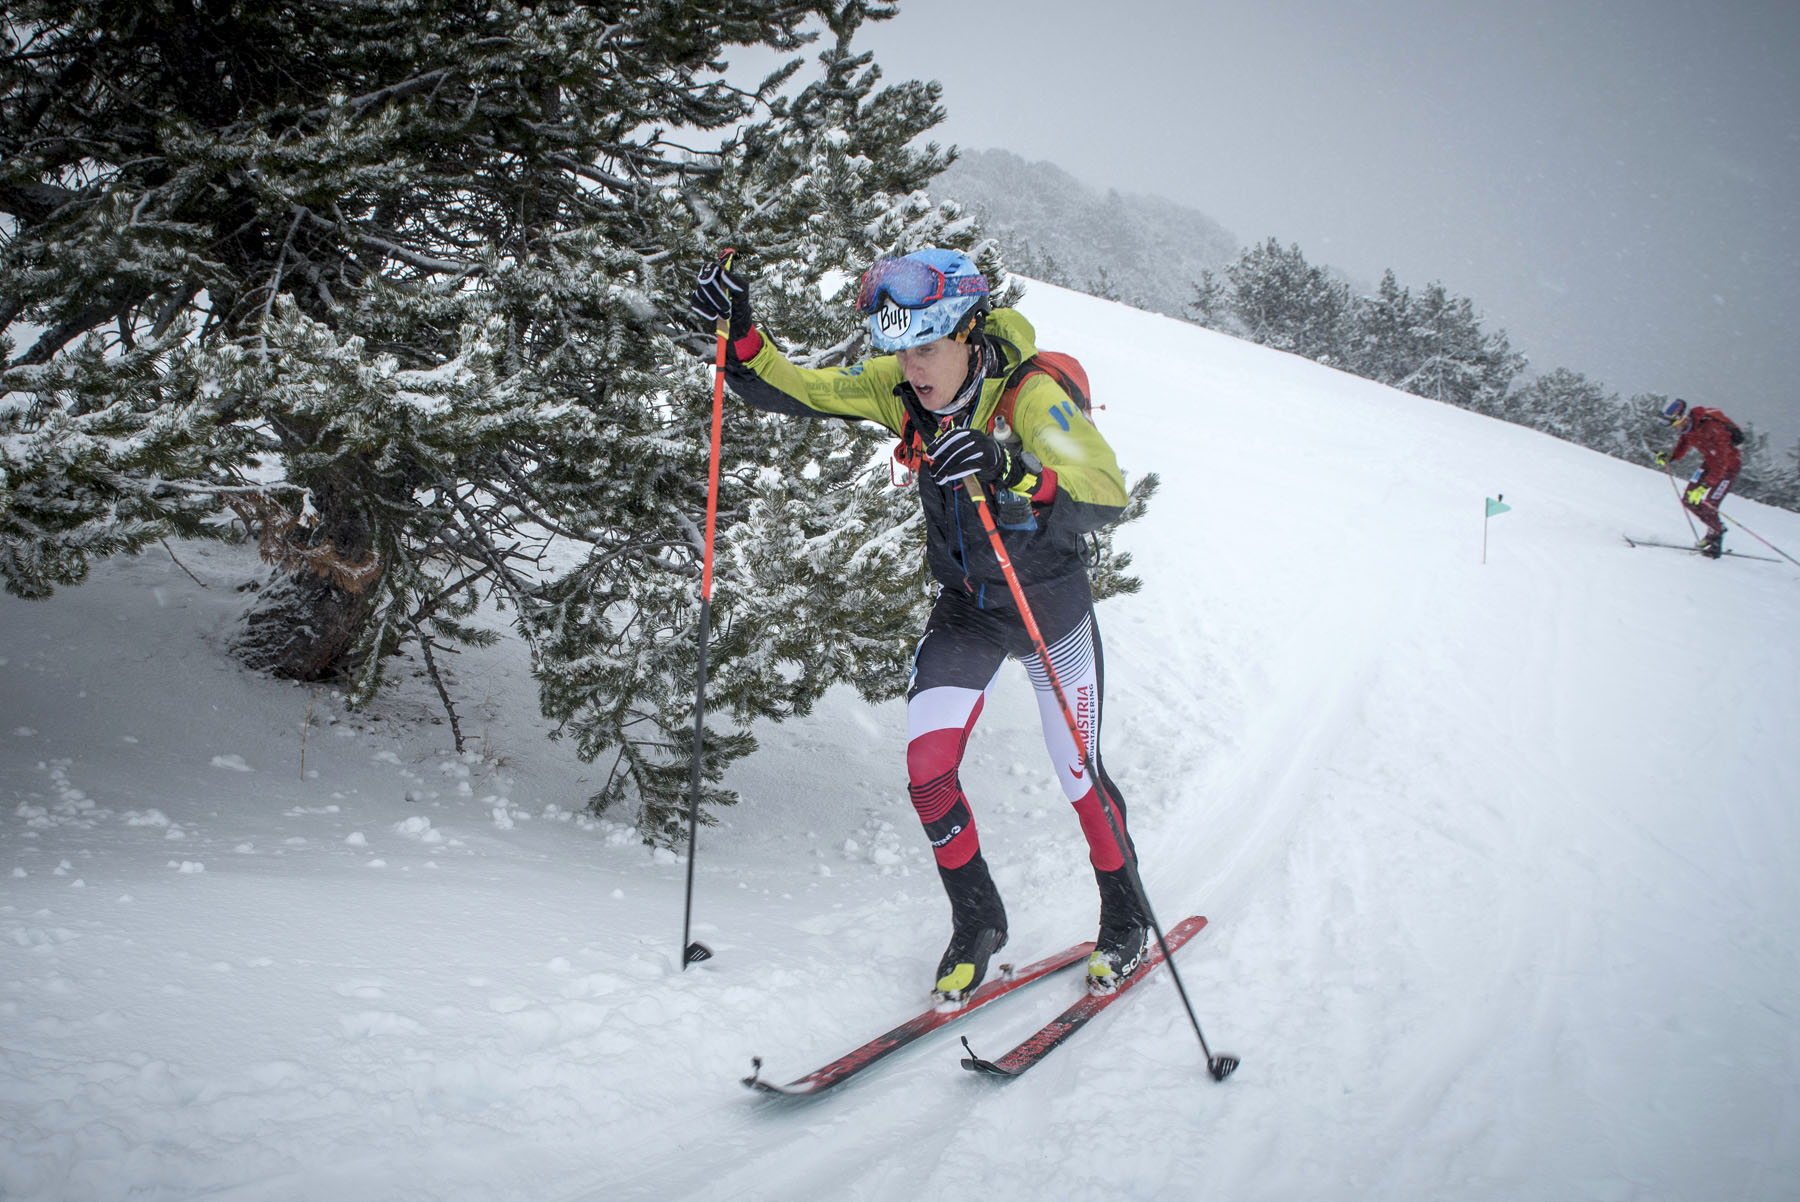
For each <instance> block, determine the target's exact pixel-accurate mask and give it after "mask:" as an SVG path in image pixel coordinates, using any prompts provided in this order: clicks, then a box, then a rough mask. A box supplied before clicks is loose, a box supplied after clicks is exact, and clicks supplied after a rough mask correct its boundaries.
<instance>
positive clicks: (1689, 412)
mask: <svg viewBox="0 0 1800 1202" xmlns="http://www.w3.org/2000/svg"><path fill="white" fill-rule="evenodd" d="M1662 412H1663V416H1664V417H1665V418H1667V419H1668V421H1669V425H1671V426H1673V427H1674V428H1675V429H1676V430H1678V431H1680V432H1681V437H1680V438H1679V439H1677V440H1676V443H1675V446H1674V448H1673V449H1671V450H1670V451H1669V453H1668V454H1667V455H1658V456H1657V457H1656V462H1657V465H1658V466H1665V465H1667V464H1670V463H1674V462H1675V461H1676V460H1678V459H1680V458H1681V457H1682V456H1683V455H1685V454H1687V453H1688V452H1689V451H1699V452H1700V459H1701V463H1700V468H1699V470H1698V471H1696V472H1695V473H1694V474H1693V476H1692V477H1690V478H1689V480H1688V483H1687V488H1686V490H1685V491H1684V492H1683V493H1682V497H1681V503H1682V504H1683V505H1685V506H1687V508H1688V509H1689V511H1691V512H1692V513H1694V514H1695V515H1696V516H1698V517H1699V519H1700V520H1701V521H1702V522H1704V523H1706V537H1705V538H1703V539H1701V540H1700V551H1701V553H1702V554H1704V555H1706V556H1708V557H1709V558H1712V559H1717V558H1719V556H1721V555H1723V554H1724V553H1725V523H1724V522H1723V521H1721V520H1720V518H1719V505H1720V504H1721V503H1722V502H1723V501H1724V500H1725V494H1726V493H1728V492H1730V491H1731V482H1732V481H1733V480H1735V479H1737V474H1738V469H1739V468H1741V467H1743V466H1744V457H1743V455H1741V454H1740V453H1739V452H1738V444H1739V443H1741V442H1743V441H1744V432H1743V431H1742V430H1740V429H1738V427H1737V423H1736V422H1734V421H1732V420H1731V419H1730V418H1729V417H1726V416H1725V415H1724V414H1723V413H1721V412H1720V411H1719V410H1717V409H1708V408H1705V407H1704V406H1700V405H1695V406H1693V407H1691V408H1690V407H1689V406H1688V403H1687V402H1686V401H1684V400H1681V399H1680V398H1679V397H1678V398H1676V399H1675V400H1673V401H1670V402H1669V403H1668V404H1667V405H1665V406H1664V407H1663V411H1662Z"/></svg>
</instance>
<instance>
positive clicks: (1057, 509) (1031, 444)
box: [726, 309, 1126, 609]
mask: <svg viewBox="0 0 1800 1202" xmlns="http://www.w3.org/2000/svg"><path fill="white" fill-rule="evenodd" d="M986 328H987V334H988V336H989V338H990V340H991V342H992V345H993V346H994V347H995V348H996V349H997V350H998V351H999V356H998V360H999V361H998V363H997V365H996V366H995V367H994V369H993V370H992V371H990V372H989V374H988V377H987V378H986V379H985V380H984V381H983V382H982V385H981V396H980V399H979V400H978V401H977V402H976V403H975V405H974V406H973V407H972V409H965V410H964V411H963V412H962V413H961V414H958V415H955V416H953V417H951V418H948V419H946V422H947V423H949V424H946V425H944V427H943V428H944V429H948V428H950V424H972V425H974V426H975V428H977V429H981V430H992V427H993V417H994V410H995V409H996V408H997V407H998V405H999V403H1000V394H1001V392H1002V391H1003V390H1004V388H1005V382H1006V378H1007V377H1008V376H1009V375H1010V374H1011V373H1012V371H1013V370H1014V369H1015V368H1017V367H1018V366H1019V364H1020V363H1021V362H1023V361H1024V360H1025V359H1026V358H1029V357H1030V356H1031V355H1033V354H1035V353H1037V334H1036V331H1035V330H1033V329H1032V327H1031V323H1030V322H1028V321H1026V320H1025V318H1024V316H1023V315H1022V314H1020V313H1019V312H1018V311H1017V310H1015V309H996V310H994V311H993V312H992V313H990V314H989V315H988V317H987V327H986ZM761 344H762V345H761V347H760V349H758V350H757V351H756V352H755V353H754V354H753V355H751V357H750V358H749V360H748V361H746V362H742V363H739V362H736V361H735V360H734V361H732V362H730V363H728V365H727V368H726V379H727V381H729V383H730V384H731V388H732V391H733V392H735V393H737V394H738V395H739V396H741V397H743V398H744V400H746V401H748V402H749V403H750V404H752V405H755V406H756V407H757V408H759V409H766V410H770V411H772V412H777V413H787V414H792V415H796V416H809V417H813V416H831V417H845V418H860V419H863V420H865V421H872V422H876V423H878V424H880V425H882V426H885V427H887V428H888V429H889V430H891V431H893V432H894V433H895V434H900V433H902V431H903V430H904V429H905V427H906V421H907V402H906V400H905V399H904V398H903V396H902V390H903V389H904V390H905V391H906V392H909V393H910V391H911V389H910V386H908V385H907V384H906V379H905V376H904V375H902V373H901V371H900V364H899V362H898V360H896V359H895V357H894V356H892V355H879V356H876V357H875V358H871V359H865V360H863V361H862V362H860V363H857V364H854V365H852V366H850V367H840V368H824V369H815V368H806V367H800V366H798V365H796V364H794V363H793V362H791V361H789V360H788V359H787V358H786V357H785V356H784V355H782V354H781V352H780V351H778V350H776V349H775V346H774V344H773V343H771V342H770V341H769V340H768V339H766V338H764V339H761ZM913 408H914V409H915V410H918V411H920V412H923V410H922V407H920V406H919V405H918V404H917V402H916V401H915V402H914V403H913ZM1011 428H1012V438H1014V439H1016V440H1017V442H1018V444H1020V448H1021V449H1022V450H1024V451H1028V452H1030V453H1031V454H1032V455H1034V456H1036V457H1037V460H1038V462H1039V463H1041V464H1042V465H1043V468H1044V469H1045V470H1044V471H1043V473H1042V475H1041V477H1040V482H1039V484H1038V485H1037V488H1036V490H1035V491H1034V492H1033V494H1032V495H1031V498H1030V509H1029V513H1028V514H1027V515H1026V517H1025V520H1024V521H1022V522H1021V521H1017V520H1016V519H1015V520H1014V521H1012V522H1010V523H1006V524H1007V525H1009V526H1011V527H1012V528H1007V529H1002V531H1001V538H1002V540H1003V541H1004V542H1005V544H1006V553H1007V556H1008V558H1009V559H1011V560H1012V564H1013V568H1014V570H1015V571H1016V572H1017V573H1018V576H1019V580H1020V583H1021V584H1023V585H1025V586H1027V587H1029V586H1030V585H1031V584H1033V583H1036V582H1039V581H1047V580H1055V579H1060V578H1061V577H1064V576H1067V575H1071V574H1074V573H1077V572H1084V571H1086V566H1085V564H1084V562H1083V559H1082V552H1081V544H1082V535H1084V534H1087V533H1088V532H1090V531H1093V530H1098V529H1099V528H1100V527H1102V526H1104V525H1106V524H1107V523H1109V522H1111V521H1113V520H1114V519H1115V518H1117V517H1118V516H1119V514H1120V512H1121V511H1122V510H1123V509H1124V507H1125V503H1126V494H1125V481H1124V478H1123V476H1122V475H1121V473H1120V471H1119V465H1118V462H1117V461H1116V460H1115V458H1114V457H1113V451H1112V448H1111V447H1110V446H1108V445H1107V443H1106V440H1105V439H1104V438H1102V437H1101V436H1100V432H1099V431H1098V430H1096V429H1095V428H1094V426H1093V424H1092V423H1091V422H1089V421H1088V419H1087V417H1086V415H1085V414H1083V413H1082V412H1081V410H1080V408H1079V407H1078V406H1077V405H1076V404H1075V402H1074V401H1072V400H1070V399H1069V396H1068V394H1067V393H1065V392H1064V391H1063V390H1062V387H1061V386H1060V385H1058V384H1057V382H1056V381H1055V380H1054V379H1053V378H1052V377H1051V376H1049V375H1047V374H1044V373H1042V372H1039V373H1036V374H1033V375H1031V376H1028V377H1027V378H1026V379H1025V382H1024V384H1023V385H1022V386H1021V387H1020V389H1019V392H1018V397H1017V399H1016V401H1015V402H1014V406H1013V416H1012V422H1011ZM939 432H940V431H938V430H931V431H925V432H923V433H924V437H925V440H926V442H927V443H929V442H930V441H931V440H932V439H934V438H935V437H936V436H937V434H938V433H939ZM993 432H994V433H995V434H996V435H997V436H998V435H999V434H1000V433H1001V431H993ZM1009 445H1011V442H1010V440H1009ZM970 482H971V483H973V481H972V480H971V481H970ZM918 487H919V504H920V506H921V508H922V509H923V511H924V516H925V530H926V546H925V550H926V559H927V562H928V563H929V565H930V567H931V572H932V575H933V576H935V577H936V578H937V579H938V581H939V582H940V583H942V584H943V585H944V586H946V587H948V588H956V589H963V590H966V591H967V592H969V593H970V594H971V596H972V597H973V599H974V600H975V601H976V602H977V604H979V605H981V606H983V607H985V608H996V609H999V608H1009V607H1011V605H1012V596H1011V594H1010V592H1009V591H1008V588H1007V585H1006V579H1005V576H1004V574H1003V573H1002V571H1001V568H1000V565H999V563H998V561H997V560H996V559H995V556H994V552H993V548H992V547H990V546H989V545H988V542H987V536H986V535H985V534H984V533H983V532H982V528H981V522H980V518H979V516H978V515H977V514H976V513H975V510H974V507H973V505H972V503H971V502H970V501H969V500H968V498H967V496H966V495H964V493H963V491H962V489H961V488H960V487H957V486H956V485H954V484H953V485H949V486H945V485H940V484H937V483H935V482H934V481H932V480H931V478H930V477H929V476H928V475H924V474H921V475H920V476H919V480H918ZM977 487H979V486H978V485H977ZM1022 508H1023V507H1022V506H1018V505H1009V506H1006V507H1004V509H1003V512H1006V511H1018V510H1021V509H1022Z"/></svg>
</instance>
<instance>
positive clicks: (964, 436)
mask: <svg viewBox="0 0 1800 1202" xmlns="http://www.w3.org/2000/svg"><path fill="white" fill-rule="evenodd" d="M925 470H926V472H927V473H928V474H929V475H930V476H931V478H932V479H933V480H935V481H937V483H939V484H949V483H951V482H953V481H956V480H961V479H962V478H963V477H965V476H974V477H975V478H976V479H977V480H980V481H981V482H982V483H983V484H998V485H999V486H1000V487H1001V488H1011V487H1012V486H1013V485H1015V484H1017V483H1019V481H1021V480H1023V479H1024V478H1025V475H1026V468H1025V464H1024V463H1023V462H1022V461H1021V460H1020V458H1019V456H1017V455H1014V454H1012V453H1011V452H1009V451H1008V450H1007V449H1006V448H1005V447H1003V446H1001V445H1000V444H999V443H998V442H995V441H994V437H993V435H991V434H988V433H987V432H985V431H983V430H975V429H970V428H964V429H961V430H952V431H950V432H949V433H948V434H946V435H944V436H943V437H942V438H940V439H938V440H937V442H936V443H934V444H932V448H931V451H930V453H929V454H928V455H927V456H926V457H925Z"/></svg>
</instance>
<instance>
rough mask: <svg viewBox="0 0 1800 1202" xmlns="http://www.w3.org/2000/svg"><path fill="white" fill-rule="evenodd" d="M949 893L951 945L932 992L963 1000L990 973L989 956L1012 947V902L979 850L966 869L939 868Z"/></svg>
mask: <svg viewBox="0 0 1800 1202" xmlns="http://www.w3.org/2000/svg"><path fill="white" fill-rule="evenodd" d="M938 875H939V876H940V877H942V878H943V881H944V892H946V893H948V894H949V895H950V922H951V932H950V944H949V946H948V947H946V948H944V954H943V956H942V957H940V958H939V960H938V966H937V980H936V983H935V984H933V986H932V988H931V996H932V997H934V998H936V999H937V1000H938V1001H940V1002H960V1001H963V1000H964V999H965V998H967V997H968V996H969V995H970V994H971V993H973V992H975V987H976V986H978V985H980V984H981V982H982V981H983V980H984V979H986V977H987V970H988V961H989V960H990V959H991V958H992V957H993V955H994V953H995V952H997V951H999V950H1000V949H1001V948H1003V947H1005V946H1006V907H1005V906H1003V905H1001V904H1000V891H999V890H998V889H996V888H994V878H993V877H992V876H990V875H989V874H988V867H987V861H986V860H984V859H982V858H981V853H980V852H976V853H975V855H974V857H973V858H972V859H970V860H969V862H968V863H967V864H964V865H963V866H962V867H960V868H945V867H943V866H942V865H939V867H938Z"/></svg>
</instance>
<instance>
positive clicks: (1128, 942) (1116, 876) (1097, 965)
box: [1087, 868, 1150, 993]
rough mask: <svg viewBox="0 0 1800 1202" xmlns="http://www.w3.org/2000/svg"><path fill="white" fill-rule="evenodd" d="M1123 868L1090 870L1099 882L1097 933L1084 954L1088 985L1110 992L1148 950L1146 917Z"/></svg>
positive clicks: (1102, 991) (1137, 966) (1139, 961)
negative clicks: (1089, 949)
mask: <svg viewBox="0 0 1800 1202" xmlns="http://www.w3.org/2000/svg"><path fill="white" fill-rule="evenodd" d="M1127 872H1128V870H1127V869H1124V868H1119V869H1115V870H1114V871H1112V872H1102V871H1100V870H1099V869H1097V868H1096V869H1095V870H1094V877H1095V879H1096V880H1098V881H1099V884H1100V934H1099V937H1098V938H1096V939H1095V940H1094V950H1093V952H1092V953H1091V954H1089V956H1088V962H1087V982H1088V988H1089V989H1091V990H1093V991H1094V992H1095V993H1111V992H1112V991H1113V990H1115V989H1117V988H1118V987H1119V986H1120V985H1121V984H1122V983H1124V980H1125V978H1126V977H1129V976H1130V975H1131V974H1132V973H1134V972H1136V971H1137V970H1138V969H1139V968H1140V967H1142V965H1143V963H1144V956H1145V953H1146V952H1148V951H1149V949H1150V916H1149V915H1148V914H1146V913H1144V908H1143V906H1142V905H1141V904H1140V903H1139V901H1138V898H1137V890H1135V889H1133V888H1132V886H1131V881H1130V879H1129V877H1128V876H1127V875H1126V874H1127Z"/></svg>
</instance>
